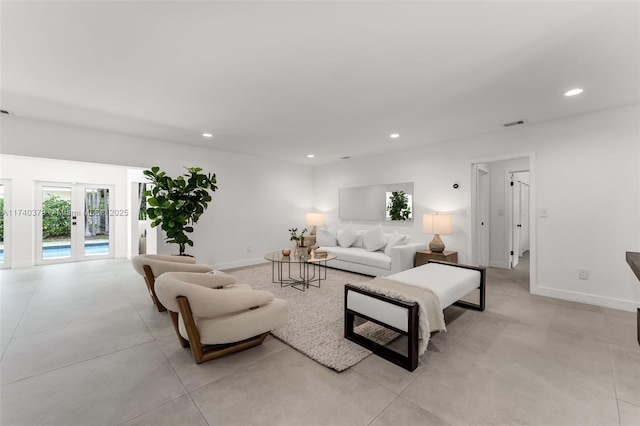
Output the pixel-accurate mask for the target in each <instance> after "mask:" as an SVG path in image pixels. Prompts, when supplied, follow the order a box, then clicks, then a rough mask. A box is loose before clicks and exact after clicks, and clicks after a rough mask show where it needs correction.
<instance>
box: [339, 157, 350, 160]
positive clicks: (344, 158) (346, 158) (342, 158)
mask: <svg viewBox="0 0 640 426" xmlns="http://www.w3.org/2000/svg"><path fill="white" fill-rule="evenodd" d="M349 158H351V157H349V156H346V157H340V159H341V160H348V159H349Z"/></svg>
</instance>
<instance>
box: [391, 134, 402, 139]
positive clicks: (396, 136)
mask: <svg viewBox="0 0 640 426" xmlns="http://www.w3.org/2000/svg"><path fill="white" fill-rule="evenodd" d="M389 137H390V138H393V139H395V138H399V137H400V134H399V133H391V134H390V135H389Z"/></svg>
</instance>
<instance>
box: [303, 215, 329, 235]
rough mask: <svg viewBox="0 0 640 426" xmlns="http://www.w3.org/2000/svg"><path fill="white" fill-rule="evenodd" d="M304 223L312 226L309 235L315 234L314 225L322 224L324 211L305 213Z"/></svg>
mask: <svg viewBox="0 0 640 426" xmlns="http://www.w3.org/2000/svg"><path fill="white" fill-rule="evenodd" d="M305 225H307V226H313V229H312V230H311V233H310V234H309V235H316V226H322V225H324V213H307V220H306V222H305Z"/></svg>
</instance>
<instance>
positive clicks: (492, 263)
mask: <svg viewBox="0 0 640 426" xmlns="http://www.w3.org/2000/svg"><path fill="white" fill-rule="evenodd" d="M489 266H490V267H492V268H500V269H511V264H509V263H508V262H507V263H505V262H496V261H495V260H491V261H489Z"/></svg>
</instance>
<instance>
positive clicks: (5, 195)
mask: <svg viewBox="0 0 640 426" xmlns="http://www.w3.org/2000/svg"><path fill="white" fill-rule="evenodd" d="M0 211H1V212H2V215H1V216H0V269H4V268H9V267H11V235H10V234H11V218H12V216H13V213H14V212H13V209H11V182H10V181H9V180H7V179H0Z"/></svg>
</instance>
